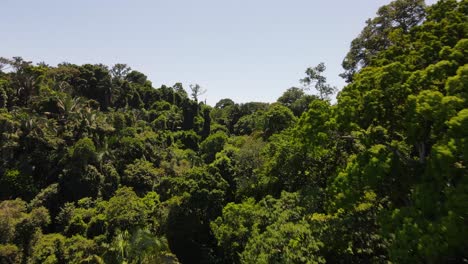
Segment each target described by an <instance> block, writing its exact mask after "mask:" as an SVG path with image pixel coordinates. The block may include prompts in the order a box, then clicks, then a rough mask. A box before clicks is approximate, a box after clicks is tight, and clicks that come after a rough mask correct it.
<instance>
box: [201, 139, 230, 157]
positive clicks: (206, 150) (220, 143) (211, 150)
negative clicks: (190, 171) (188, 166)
mask: <svg viewBox="0 0 468 264" xmlns="http://www.w3.org/2000/svg"><path fill="white" fill-rule="evenodd" d="M226 140H227V135H226V134H225V133H223V132H216V133H214V134H211V135H210V136H208V137H207V138H206V139H205V140H203V142H202V143H201V144H200V152H201V153H202V157H203V159H204V160H205V162H206V163H210V162H212V161H213V160H214V159H215V155H216V153H218V152H220V151H221V150H222V149H223V147H224V144H225V143H226Z"/></svg>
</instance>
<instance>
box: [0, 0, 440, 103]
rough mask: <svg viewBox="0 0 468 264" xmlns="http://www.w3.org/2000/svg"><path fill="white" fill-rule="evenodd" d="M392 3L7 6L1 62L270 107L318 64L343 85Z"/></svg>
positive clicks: (151, 0) (137, 1)
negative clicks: (127, 73) (137, 77)
mask: <svg viewBox="0 0 468 264" xmlns="http://www.w3.org/2000/svg"><path fill="white" fill-rule="evenodd" d="M389 2H390V0H355V1H349V0H315V1H313V0H288V1H286V0H280V1H277V0H235V1H223V0H198V1H191V0H185V1H181V0H165V1H160V0H133V1H131V0H125V1H124V0H75V1H72V0H70V1H64V0H55V1H54V0H40V1H39V0H29V1H22V0H2V1H1V3H0V9H1V10H2V22H3V23H2V27H1V28H0V33H1V36H2V40H1V41H0V51H1V54H0V56H3V57H12V56H21V57H23V58H24V59H26V60H31V61H33V62H40V61H45V62H46V63H48V64H50V65H56V64H57V63H60V62H64V61H66V62H70V63H75V64H83V63H103V64H106V65H113V64H115V63H127V64H128V65H129V66H131V67H132V68H133V69H135V70H138V71H141V72H143V73H144V74H146V75H147V76H148V77H149V79H150V80H151V81H152V82H153V86H155V87H159V86H160V85H161V84H167V85H172V84H174V83H176V82H182V83H183V84H184V87H185V88H186V89H188V85H189V84H194V83H198V84H200V85H201V86H202V87H203V88H205V89H207V93H206V94H205V95H204V96H203V98H205V97H206V99H207V101H208V103H209V104H212V105H213V104H215V103H216V102H217V101H218V100H220V99H222V98H231V99H233V100H234V101H236V102H248V101H263V102H272V101H275V100H276V99H277V98H278V97H279V96H280V95H281V94H282V93H283V92H284V91H285V90H286V89H287V88H289V87H291V86H298V85H299V81H298V80H299V79H300V78H302V77H303V76H304V71H305V69H306V68H307V67H309V66H315V65H316V64H318V63H319V62H325V64H326V65H327V72H326V76H327V78H328V81H329V83H331V84H333V85H335V86H337V87H339V88H341V87H342V86H343V85H344V82H343V81H342V80H341V78H340V77H338V74H339V73H341V72H342V69H341V61H342V59H343V57H344V56H345V54H346V52H347V51H348V48H349V44H350V42H351V40H352V39H353V38H355V37H356V36H357V35H358V33H359V32H360V31H361V29H362V28H363V26H364V22H365V20H366V19H367V18H370V17H374V14H375V12H376V11H377V9H378V7H379V6H382V5H384V4H387V3H389ZM426 2H427V3H428V4H431V3H434V2H435V0H430V1H426Z"/></svg>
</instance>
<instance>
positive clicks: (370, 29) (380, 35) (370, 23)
mask: <svg viewBox="0 0 468 264" xmlns="http://www.w3.org/2000/svg"><path fill="white" fill-rule="evenodd" d="M424 18H425V4H424V0H396V1H393V2H391V3H390V4H388V5H385V6H382V7H380V8H379V10H378V11H377V17H375V18H373V19H368V20H367V21H366V27H364V29H363V30H362V31H361V33H360V34H359V36H358V37H357V38H355V39H354V40H353V41H352V42H351V48H350V51H349V52H348V54H347V55H346V57H345V59H344V60H343V63H342V66H343V68H344V69H345V72H344V73H342V74H341V75H340V76H341V77H343V78H344V79H345V80H346V81H347V82H351V81H352V80H353V76H354V75H355V74H356V73H357V72H359V70H360V69H361V68H363V67H365V66H368V65H369V64H370V62H371V60H372V59H373V58H375V57H376V55H377V54H378V53H379V52H380V51H384V50H385V49H387V48H388V47H390V46H391V45H392V44H393V43H392V41H391V38H390V35H391V33H392V32H394V31H395V30H398V29H401V30H402V31H403V32H404V33H408V32H409V30H410V29H411V28H413V27H415V26H417V25H418V24H419V23H421V21H423V19H424Z"/></svg>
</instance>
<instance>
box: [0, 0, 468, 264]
mask: <svg viewBox="0 0 468 264" xmlns="http://www.w3.org/2000/svg"><path fill="white" fill-rule="evenodd" d="M467 14H468V1H467V0H461V1H455V0H441V1H439V2H438V3H436V4H434V5H432V6H426V5H425V4H424V2H423V1H422V0H396V1H394V2H391V3H390V4H388V5H386V6H383V7H381V8H380V9H379V10H378V12H377V14H376V16H375V17H374V18H373V19H369V20H368V21H367V22H366V26H365V27H364V29H363V30H362V32H361V33H360V35H359V36H357V38H356V39H354V40H353V41H352V43H351V47H350V51H349V53H348V54H347V55H346V57H345V59H344V61H343V68H344V73H343V74H342V77H343V78H345V79H346V80H347V85H346V86H345V87H344V88H343V89H342V90H341V91H339V92H338V93H337V97H336V98H337V99H336V103H335V101H334V100H333V102H334V103H331V102H332V100H331V99H330V98H331V97H332V96H333V94H334V92H335V91H334V90H335V88H334V87H332V86H330V85H329V84H327V81H326V79H325V77H324V76H325V65H324V64H318V65H317V66H316V67H311V68H309V69H307V71H306V72H305V77H304V79H302V80H301V82H302V83H303V86H304V87H306V88H310V89H303V88H295V87H293V88H290V89H288V90H286V91H285V92H284V94H283V95H282V96H281V97H279V98H278V100H277V102H275V103H259V102H251V103H236V102H233V101H232V100H230V99H223V100H221V101H219V102H218V103H217V104H216V105H215V106H209V105H207V104H205V103H204V102H200V101H199V97H200V94H201V93H203V88H202V87H200V86H198V85H192V86H190V89H187V91H188V92H187V91H186V90H184V88H183V87H182V85H181V84H179V83H177V84H175V85H173V86H172V87H169V86H162V87H160V88H154V87H152V84H151V82H150V81H149V80H147V77H146V76H145V75H144V74H143V73H141V72H138V71H134V70H132V69H131V68H130V67H128V66H127V65H125V64H117V65H114V66H112V67H108V66H105V65H101V64H99V65H90V64H85V65H81V66H80V65H75V64H70V63H62V64H59V65H57V66H49V65H47V64H45V63H38V64H33V63H31V62H28V61H25V60H23V59H22V58H20V57H14V58H2V59H1V60H0V61H1V64H0V65H1V68H0V69H1V70H0V155H1V156H0V263H2V264H3V263H467V262H468V243H467V242H466V239H467V238H468V169H467V166H468V65H467V59H468V39H467V31H468V24H467V21H468V19H467ZM31 45H34V43H31ZM343 55H345V54H343ZM315 63H317V62H315ZM313 90H316V92H315V93H313V92H312V91H313ZM313 94H316V95H313Z"/></svg>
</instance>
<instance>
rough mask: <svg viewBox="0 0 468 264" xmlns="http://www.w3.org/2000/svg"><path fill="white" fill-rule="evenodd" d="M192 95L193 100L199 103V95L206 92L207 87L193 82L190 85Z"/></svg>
mask: <svg viewBox="0 0 468 264" xmlns="http://www.w3.org/2000/svg"><path fill="white" fill-rule="evenodd" d="M190 91H191V93H190V95H191V96H192V98H193V100H194V101H195V102H197V103H198V97H199V96H200V95H203V94H205V93H206V89H203V88H202V87H201V86H200V85H198V84H191V85H190Z"/></svg>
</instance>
